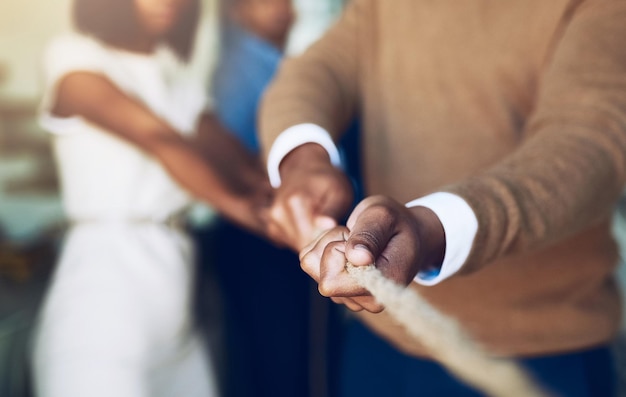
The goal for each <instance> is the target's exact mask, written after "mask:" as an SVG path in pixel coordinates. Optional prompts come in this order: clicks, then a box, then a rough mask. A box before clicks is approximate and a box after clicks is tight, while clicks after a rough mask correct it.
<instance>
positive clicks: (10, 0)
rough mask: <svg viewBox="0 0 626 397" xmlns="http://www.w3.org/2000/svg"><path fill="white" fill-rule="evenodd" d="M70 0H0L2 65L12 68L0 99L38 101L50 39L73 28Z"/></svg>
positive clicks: (0, 88)
mask: <svg viewBox="0 0 626 397" xmlns="http://www.w3.org/2000/svg"><path fill="white" fill-rule="evenodd" d="M70 3H71V0H2V1H0V64H5V65H6V66H8V68H9V75H8V79H7V81H6V82H5V84H2V85H0V96H4V97H7V96H8V97H17V98H21V99H32V100H35V99H36V98H37V97H38V95H39V92H40V87H41V80H40V77H39V76H40V73H39V65H40V59H41V52H42V50H43V48H44V46H45V44H46V42H47V40H48V39H49V38H50V37H51V36H53V35H55V34H57V33H60V32H62V31H64V30H67V29H68V28H69V27H70V22H69V21H70V17H69V9H70Z"/></svg>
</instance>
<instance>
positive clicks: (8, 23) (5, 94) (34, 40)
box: [0, 0, 626, 397]
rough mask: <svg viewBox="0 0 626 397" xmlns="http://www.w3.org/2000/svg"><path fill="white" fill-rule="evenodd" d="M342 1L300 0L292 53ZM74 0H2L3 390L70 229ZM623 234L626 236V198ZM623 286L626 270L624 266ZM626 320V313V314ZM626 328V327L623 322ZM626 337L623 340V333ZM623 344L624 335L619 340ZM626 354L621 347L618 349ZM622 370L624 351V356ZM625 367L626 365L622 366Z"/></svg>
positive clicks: (13, 391)
mask: <svg viewBox="0 0 626 397" xmlns="http://www.w3.org/2000/svg"><path fill="white" fill-rule="evenodd" d="M343 3H344V1H343V0H295V5H296V8H297V10H298V15H299V18H298V21H297V23H296V25H295V27H294V29H293V31H292V37H291V38H290V41H289V44H288V46H287V53H288V54H297V53H299V52H301V51H303V50H304V49H305V48H306V47H307V46H308V45H309V44H310V43H311V42H312V41H314V40H315V39H316V38H317V37H318V36H319V35H321V34H322V33H323V31H324V29H325V28H326V27H327V26H328V25H329V24H331V23H332V22H333V20H334V19H335V18H336V16H337V15H338V14H339V13H340V11H341V9H342V7H343ZM70 5H71V0H55V1H49V0H19V1H2V2H0V396H2V397H13V396H23V395H24V393H26V392H25V390H27V389H28V387H27V385H28V382H29V380H28V371H27V370H26V368H27V362H26V357H27V355H26V354H25V352H26V351H27V349H28V340H29V332H30V330H31V328H32V323H33V319H34V317H35V314H36V310H37V307H38V304H39V302H40V300H41V296H42V293H43V291H44V290H45V286H46V283H47V280H48V277H49V274H50V271H51V269H52V266H53V264H54V262H55V258H56V254H57V252H58V247H59V244H60V242H61V238H62V233H63V230H64V216H63V211H62V208H61V203H60V199H59V190H58V182H57V178H56V175H55V172H54V170H55V167H54V164H53V158H52V153H51V151H50V145H49V142H48V139H49V138H48V136H47V135H46V134H45V133H44V132H43V131H42V130H41V129H40V128H39V127H38V124H37V106H38V101H39V96H40V92H41V89H42V81H41V76H40V58H41V53H42V50H43V48H44V46H45V44H46V43H47V41H48V40H49V39H50V38H51V37H52V36H54V35H56V34H58V33H61V32H64V31H67V30H69V29H70V28H71V24H70V16H69V7H70ZM205 13H206V14H207V16H206V18H205V22H206V24H205V29H204V30H201V35H203V36H202V37H203V39H204V40H208V41H207V42H204V43H202V44H201V46H203V48H205V49H206V53H205V54H204V56H203V57H200V58H201V59H200V60H199V61H198V62H200V64H201V66H202V67H208V66H207V64H209V63H211V62H214V61H215V60H214V59H212V56H213V55H214V54H216V52H215V51H214V48H215V47H214V45H212V44H211V40H214V39H215V35H216V32H217V29H215V26H214V22H215V20H214V19H213V18H212V16H214V15H215V13H214V12H212V11H211V10H210V9H208V8H205ZM617 213H618V216H617V217H616V220H617V222H616V234H617V236H618V239H620V240H621V241H626V222H625V221H624V219H625V217H624V214H626V201H623V202H622V203H621V204H620V207H619V208H618V211H617ZM619 274H620V280H621V283H622V285H626V271H625V269H624V266H623V265H622V266H621V267H620V269H619ZM625 318H626V316H625ZM624 323H625V324H626V320H625V321H624ZM624 328H625V329H626V327H624ZM622 339H623V338H622ZM620 343H622V344H623V341H622V342H620ZM618 351H619V352H621V351H622V350H618ZM620 360H622V361H621V364H620V365H621V368H626V366H625V365H624V364H623V362H624V361H623V357H622V356H621V355H620ZM623 372H624V371H623Z"/></svg>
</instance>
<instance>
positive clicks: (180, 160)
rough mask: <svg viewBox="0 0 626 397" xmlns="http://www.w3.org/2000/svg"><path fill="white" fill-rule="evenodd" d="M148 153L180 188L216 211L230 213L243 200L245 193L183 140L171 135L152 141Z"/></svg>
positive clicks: (197, 150)
mask: <svg viewBox="0 0 626 397" xmlns="http://www.w3.org/2000/svg"><path fill="white" fill-rule="evenodd" d="M148 151H149V152H150V153H151V154H152V155H153V156H154V157H155V158H156V159H157V160H158V161H159V162H160V163H161V164H162V165H163V167H164V168H165V169H166V170H167V172H168V173H169V174H170V175H171V176H172V178H173V179H175V180H176V181H177V182H178V183H179V184H180V185H181V187H183V188H184V189H186V190H187V191H188V192H189V193H190V194H191V195H192V196H194V197H196V198H197V199H199V200H201V201H203V202H205V203H207V204H209V205H211V206H213V207H215V208H216V209H217V210H218V211H220V212H225V213H230V212H232V209H231V208H232V207H233V206H236V203H238V202H241V201H243V200H244V194H243V193H244V192H237V191H236V189H233V186H232V185H231V184H229V183H228V181H227V180H226V178H224V177H223V176H222V175H220V173H219V171H218V170H217V169H216V168H215V167H213V166H212V165H211V164H210V163H209V162H208V161H207V160H206V158H205V157H204V156H203V154H202V153H201V151H200V150H199V149H198V148H197V147H195V146H194V145H192V144H190V143H189V142H187V141H185V140H184V139H183V138H180V137H176V136H173V135H167V136H162V137H159V138H155V139H154V142H151V143H150V144H149V147H148Z"/></svg>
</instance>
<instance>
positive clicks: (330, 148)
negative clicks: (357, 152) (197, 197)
mask: <svg viewBox="0 0 626 397" xmlns="http://www.w3.org/2000/svg"><path fill="white" fill-rule="evenodd" d="M305 143H317V144H318V145H320V146H322V147H323V148H324V149H325V150H326V151H327V152H328V156H329V157H330V162H331V163H332V164H333V165H334V166H336V167H339V166H340V165H341V158H340V156H339V150H338V149H337V146H335V143H334V142H333V139H332V138H331V137H330V134H329V133H328V131H326V130H325V129H323V128H322V127H320V126H318V125H315V124H310V123H307V124H298V125H294V126H293V127H289V128H287V129H286V130H285V131H283V132H282V133H281V134H280V135H279V136H278V138H276V141H274V144H273V145H272V148H271V149H270V154H269V156H268V158H267V174H268V176H269V178H270V183H271V184H272V186H273V187H274V188H277V187H279V186H280V183H281V180H280V171H279V167H280V163H281V161H283V159H284V158H285V156H287V155H288V154H289V152H291V151H292V150H294V149H295V148H297V147H298V146H301V145H304V144H305Z"/></svg>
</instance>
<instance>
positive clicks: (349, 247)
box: [346, 206, 394, 266]
mask: <svg viewBox="0 0 626 397" xmlns="http://www.w3.org/2000/svg"><path fill="white" fill-rule="evenodd" d="M393 226H394V217H393V216H392V214H391V212H390V211H388V210H387V209H386V208H384V207H380V206H373V207H369V208H367V209H365V210H363V211H362V212H361V213H360V214H359V215H358V217H357V218H356V220H355V221H354V223H353V226H352V229H351V230H350V235H349V237H348V241H347V242H346V259H347V260H348V261H349V262H350V263H352V264H353V265H354V266H368V265H371V264H375V263H376V260H377V259H378V258H379V257H380V256H381V255H382V254H383V252H384V251H385V248H386V247H387V244H388V243H389V240H391V238H392V237H393V235H394V227H393Z"/></svg>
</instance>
